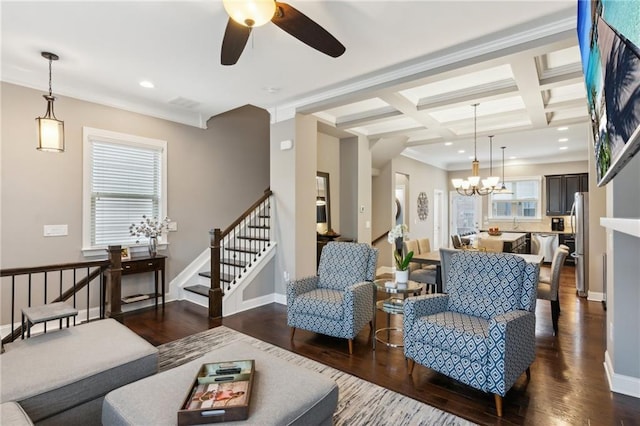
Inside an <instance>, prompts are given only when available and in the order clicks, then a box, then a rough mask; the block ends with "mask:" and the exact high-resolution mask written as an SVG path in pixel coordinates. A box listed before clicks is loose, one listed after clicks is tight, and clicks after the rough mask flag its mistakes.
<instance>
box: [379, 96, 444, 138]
mask: <svg viewBox="0 0 640 426" xmlns="http://www.w3.org/2000/svg"><path fill="white" fill-rule="evenodd" d="M380 99H382V100H383V101H385V102H386V103H388V104H389V105H392V106H393V107H394V108H396V109H397V110H399V111H402V113H403V114H404V115H406V116H407V117H411V118H413V119H414V120H415V121H417V122H418V123H420V124H422V125H423V126H424V127H425V128H427V129H429V130H431V131H435V132H437V133H438V134H440V136H442V137H449V136H453V132H451V131H450V130H449V129H447V128H445V127H442V124H440V122H439V121H438V120H436V119H434V118H433V117H431V116H430V115H429V114H426V113H421V112H420V111H418V110H417V109H416V106H415V105H414V104H413V102H411V101H410V100H409V99H407V98H406V97H405V96H403V95H401V94H400V93H387V94H384V95H380Z"/></svg>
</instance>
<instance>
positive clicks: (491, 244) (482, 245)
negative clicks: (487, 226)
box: [478, 238, 504, 253]
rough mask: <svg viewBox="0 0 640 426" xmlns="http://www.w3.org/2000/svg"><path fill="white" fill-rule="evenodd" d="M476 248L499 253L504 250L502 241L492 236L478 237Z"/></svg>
mask: <svg viewBox="0 0 640 426" xmlns="http://www.w3.org/2000/svg"><path fill="white" fill-rule="evenodd" d="M478 249H479V250H482V249H484V250H483V251H490V252H493V253H501V252H502V251H503V250H504V242H503V241H502V240H497V239H493V238H478Z"/></svg>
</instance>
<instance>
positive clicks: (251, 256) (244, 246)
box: [209, 188, 273, 319]
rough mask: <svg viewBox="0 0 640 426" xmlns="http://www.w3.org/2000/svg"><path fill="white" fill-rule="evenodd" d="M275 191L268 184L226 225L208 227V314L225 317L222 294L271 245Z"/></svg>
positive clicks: (211, 316) (212, 316) (210, 316)
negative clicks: (222, 227) (272, 208)
mask: <svg viewBox="0 0 640 426" xmlns="http://www.w3.org/2000/svg"><path fill="white" fill-rule="evenodd" d="M272 194H273V192H272V191H271V190H270V189H269V188H267V189H266V190H265V191H264V194H263V195H262V196H261V197H260V198H259V199H258V200H257V201H256V202H255V203H253V205H251V207H249V208H248V209H247V210H245V211H244V213H242V214H241V215H240V216H239V217H238V218H237V219H236V220H235V221H233V223H232V224H231V225H229V226H228V227H227V228H226V229H224V230H220V229H219V228H215V229H212V230H211V231H209V234H210V238H211V286H210V288H209V318H213V319H216V318H222V297H223V296H224V292H225V290H227V291H228V290H230V289H231V287H232V286H233V285H235V284H236V283H237V281H238V280H239V279H240V278H241V277H242V276H243V275H244V274H245V273H246V272H247V269H248V268H249V267H250V266H251V265H252V264H253V263H254V262H255V261H257V259H258V257H260V256H261V255H262V253H263V252H264V251H265V250H266V249H267V248H268V247H269V246H270V245H271V238H270V227H271V225H270V220H269V219H270V208H271V195H272ZM222 283H224V285H223V284H222Z"/></svg>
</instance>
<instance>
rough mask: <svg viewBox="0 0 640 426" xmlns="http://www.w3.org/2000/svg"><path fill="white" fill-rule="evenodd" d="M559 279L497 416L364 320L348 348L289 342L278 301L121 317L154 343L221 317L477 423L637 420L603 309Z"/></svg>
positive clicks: (639, 406)
mask: <svg viewBox="0 0 640 426" xmlns="http://www.w3.org/2000/svg"><path fill="white" fill-rule="evenodd" d="M561 280H562V281H561V289H560V291H561V296H560V297H561V300H560V304H561V315H560V320H559V327H560V331H559V334H558V336H554V335H553V327H552V323H551V309H550V305H549V302H548V301H543V300H539V301H538V306H537V308H536V317H537V322H536V346H537V356H536V361H535V362H534V363H533V365H532V366H531V381H529V382H528V381H527V380H526V377H525V375H522V377H520V378H519V379H518V381H517V382H516V384H515V385H514V386H513V388H512V389H511V390H510V391H509V392H508V393H507V396H506V397H505V398H504V408H503V409H504V416H503V418H502V419H498V418H497V417H496V415H495V405H494V400H493V397H492V396H491V395H487V394H485V393H483V392H480V391H478V390H475V389H473V388H471V387H468V386H466V385H463V384H461V383H459V382H456V381H455V380H452V379H449V378H448V377H446V376H444V375H441V374H439V373H436V372H434V371H431V370H429V369H427V368H424V367H422V366H419V365H416V367H415V368H414V372H413V374H412V375H411V376H409V375H408V374H407V370H406V363H405V359H404V356H403V354H402V350H401V349H393V348H386V347H384V346H382V345H380V344H378V347H377V350H376V351H375V352H374V351H372V349H371V336H370V330H369V328H368V327H365V329H364V330H363V331H362V332H361V333H360V334H359V335H358V336H357V338H356V339H355V342H354V346H353V355H351V356H349V353H348V346H347V341H346V340H344V339H336V338H333V337H329V336H323V335H320V334H316V333H311V332H308V331H305V330H297V331H296V334H295V338H294V340H293V342H291V341H290V340H289V328H288V327H287V322H286V306H283V305H279V304H275V303H274V304H269V305H266V306H262V307H260V308H256V309H252V310H250V311H246V312H242V313H240V314H236V315H233V316H230V317H227V318H224V319H223V320H222V321H211V320H208V319H207V309H206V308H202V307H199V306H195V305H193V304H191V303H189V302H184V301H183V302H172V303H168V304H167V306H166V307H165V309H164V310H162V309H161V310H159V311H156V310H155V309H153V308H151V309H146V310H142V311H137V312H135V313H129V314H127V315H126V316H125V319H124V322H125V324H126V325H127V326H128V327H130V328H131V329H132V330H134V331H135V332H136V333H138V334H140V335H141V336H142V337H144V338H145V339H147V340H148V341H149V342H151V343H152V344H154V345H160V344H162V343H166V342H169V341H172V340H176V339H179V338H181V337H184V336H187V335H191V334H194V333H197V332H200V331H204V330H207V329H209V328H212V327H215V326H218V325H220V323H222V324H224V325H225V326H227V327H230V328H233V329H235V330H238V331H240V332H242V333H245V334H248V335H250V336H253V337H255V338H258V339H260V340H263V341H266V342H269V343H272V344H274V345H277V346H280V347H282V348H284V349H288V350H290V351H293V352H296V353H298V354H301V355H303V356H306V357H308V358H311V359H315V360H317V361H319V362H322V363H324V364H326V365H330V366H332V367H335V368H338V369H340V370H342V371H346V372H348V373H350V374H353V375H355V376H358V377H361V378H363V379H365V380H368V381H370V382H373V383H376V384H379V385H381V386H384V387H386V388H388V389H391V390H394V391H396V392H400V393H402V394H404V395H407V396H410V397H412V398H415V399H417V400H420V401H423V402H425V403H426V404H429V405H432V406H435V407H438V408H440V409H443V410H445V411H448V412H451V413H454V414H456V415H459V416H461V417H464V418H466V419H469V420H471V421H474V422H476V423H479V424H496V423H500V424H503V425H521V424H527V425H551V424H570V425H578V424H591V425H614V424H617V425H636V424H640V421H639V420H638V419H640V403H639V402H638V399H636V398H632V397H629V396H625V395H620V394H616V393H613V392H610V391H609V386H608V383H607V379H606V375H605V372H604V367H603V363H604V351H605V349H606V342H605V339H606V333H605V331H606V327H605V319H606V315H605V311H604V309H603V306H602V304H601V303H600V302H589V301H587V300H586V299H584V298H579V297H577V296H576V291H575V275H574V269H573V267H571V266H566V267H564V269H563V271H562V278H561ZM385 321H386V320H385V317H384V314H383V313H378V317H377V326H378V327H381V326H382V325H383V324H384V323H385ZM392 323H393V324H396V325H401V317H400V316H394V317H393V318H392Z"/></svg>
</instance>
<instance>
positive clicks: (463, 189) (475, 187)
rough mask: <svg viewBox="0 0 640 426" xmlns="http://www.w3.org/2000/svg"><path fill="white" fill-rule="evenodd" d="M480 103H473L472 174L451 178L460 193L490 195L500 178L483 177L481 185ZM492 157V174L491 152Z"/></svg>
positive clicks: (491, 171) (491, 142)
mask: <svg viewBox="0 0 640 426" xmlns="http://www.w3.org/2000/svg"><path fill="white" fill-rule="evenodd" d="M478 105H479V104H473V105H471V106H472V107H473V161H472V162H471V176H469V177H468V178H467V179H466V180H464V179H451V183H452V184H453V187H454V188H455V189H456V191H457V192H458V194H460V195H467V196H471V195H489V194H491V193H492V192H493V191H494V190H495V189H496V187H497V186H498V181H499V180H500V178H499V177H497V176H489V177H488V178H486V179H482V187H480V162H479V161H478V156H477V145H478V143H477V121H478V114H477V112H478ZM489 144H490V149H492V148H493V136H489ZM489 154H490V157H489V159H490V160H489V161H490V167H491V168H490V174H491V175H492V174H493V156H492V155H491V152H489Z"/></svg>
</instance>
